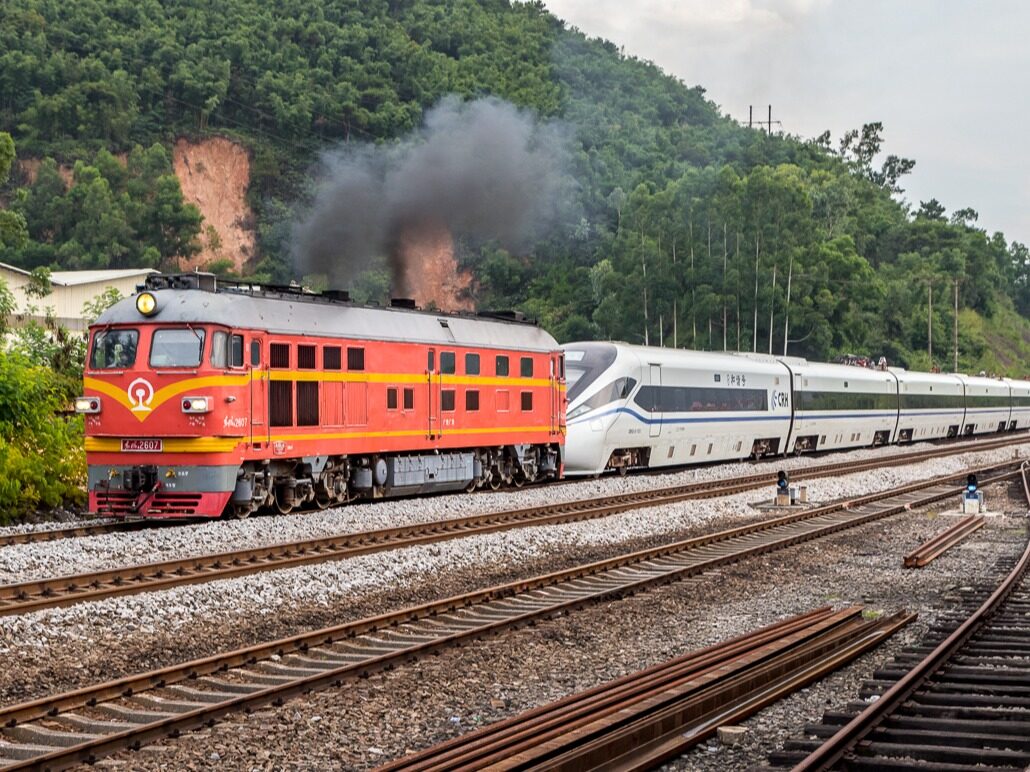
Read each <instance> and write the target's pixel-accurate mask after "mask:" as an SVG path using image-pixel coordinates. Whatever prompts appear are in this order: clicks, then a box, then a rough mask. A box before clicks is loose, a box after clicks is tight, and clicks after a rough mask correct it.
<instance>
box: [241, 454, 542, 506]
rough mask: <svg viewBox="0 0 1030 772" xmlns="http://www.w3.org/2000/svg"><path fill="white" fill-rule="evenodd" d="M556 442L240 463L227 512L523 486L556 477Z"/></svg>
mask: <svg viewBox="0 0 1030 772" xmlns="http://www.w3.org/2000/svg"><path fill="white" fill-rule="evenodd" d="M559 464H560V450H559V447H558V446H557V445H528V444H526V445H504V446H498V447H492V448H473V449H468V450H455V451H438V452H435V453H424V454H379V455H362V456H307V457H304V458H300V459H290V460H285V459H284V460H279V459H276V460H266V461H251V462H247V463H245V464H244V465H243V466H242V467H240V469H239V471H238V473H237V479H236V485H235V489H234V490H233V494H232V497H231V499H230V501H229V505H228V512H229V513H230V514H232V515H235V516H236V517H247V516H248V515H249V514H250V513H251V512H254V511H256V510H258V509H262V508H271V509H274V510H277V511H279V512H280V513H283V514H285V513H287V512H291V511H293V510H294V509H296V508H298V507H307V506H316V507H318V508H320V509H325V508H326V507H330V506H334V505H340V504H346V503H348V502H351V501H357V500H373V499H382V498H388V497H393V496H411V495H417V494H424V493H438V492H446V491H459V490H467V491H472V490H476V489H479V488H487V487H489V488H491V489H492V490H498V489H499V488H502V487H505V486H514V487H521V486H522V485H524V484H525V483H527V482H536V481H538V480H543V479H547V478H552V477H555V476H557V473H558V468H559Z"/></svg>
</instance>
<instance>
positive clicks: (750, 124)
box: [747, 105, 783, 134]
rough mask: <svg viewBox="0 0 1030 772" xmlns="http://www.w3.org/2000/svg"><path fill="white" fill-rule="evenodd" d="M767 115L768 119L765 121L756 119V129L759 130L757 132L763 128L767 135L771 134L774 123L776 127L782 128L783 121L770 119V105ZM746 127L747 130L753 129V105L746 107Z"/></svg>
mask: <svg viewBox="0 0 1030 772" xmlns="http://www.w3.org/2000/svg"><path fill="white" fill-rule="evenodd" d="M768 114H769V117H768V118H767V119H766V120H764V121H763V120H762V119H761V118H759V119H758V129H759V131H761V129H762V127H763V126H764V127H765V128H766V131H767V132H768V133H769V134H772V127H773V124H774V123H775V124H776V125H777V126H782V125H783V121H774V120H773V117H772V105H769V113H768ZM747 127H748V128H749V129H753V128H754V127H755V106H754V105H748V106H747Z"/></svg>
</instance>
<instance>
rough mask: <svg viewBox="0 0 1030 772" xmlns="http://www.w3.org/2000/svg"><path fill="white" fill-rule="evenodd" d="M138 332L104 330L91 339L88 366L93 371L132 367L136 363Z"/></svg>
mask: <svg viewBox="0 0 1030 772" xmlns="http://www.w3.org/2000/svg"><path fill="white" fill-rule="evenodd" d="M138 343H139V330H104V331H103V332H98V333H97V334H96V335H95V336H94V337H93V350H92V351H91V352H90V355H89V366H90V368H91V369H93V370H111V369H114V368H118V367H132V365H134V364H135V363H136V346H137V344H138Z"/></svg>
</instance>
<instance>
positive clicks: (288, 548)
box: [0, 439, 1022, 616]
mask: <svg viewBox="0 0 1030 772" xmlns="http://www.w3.org/2000/svg"><path fill="white" fill-rule="evenodd" d="M1020 442H1022V440H1020ZM1013 443H1014V440H1012V439H1008V440H1006V441H1000V442H997V443H994V444H992V445H990V448H995V447H1004V446H1006V445H1009V444H1013ZM1016 444H1018V443H1016ZM990 448H987V449H990ZM953 452H954V451H953V450H952V449H951V448H948V449H942V448H935V449H931V450H925V451H920V452H918V453H913V454H904V455H903V456H895V457H892V458H890V459H887V460H885V459H880V458H877V459H869V460H866V461H861V462H857V463H856V462H850V463H844V462H838V463H835V464H824V465H821V466H817V467H811V468H808V469H805V470H800V471H799V472H796V473H795V478H794V479H796V480H808V479H816V478H819V477H827V476H832V475H839V474H845V473H847V474H851V473H854V472H859V471H863V470H866V469H877V468H882V467H883V466H884V465H885V461H887V462H888V463H890V464H891V465H902V464H910V463H915V462H918V461H924V460H927V459H929V458H937V457H940V456H944V455H950V454H952V453H953ZM775 479H776V478H775V475H774V474H771V473H768V472H764V473H761V474H754V475H748V476H745V477H740V478H735V479H723V480H713V481H705V482H697V483H690V484H687V485H678V486H674V487H669V488H659V489H652V490H648V491H641V492H636V493H626V494H619V495H616V496H605V497H601V498H597V499H587V500H582V501H574V502H567V503H561V504H552V505H548V506H542V507H530V508H525V509H516V510H510V511H506V512H494V513H490V514H485V515H474V516H470V517H463V518H452V519H447V520H436V521H431V522H427V523H418V524H412V525H405V526H399V527H395V528H384V529H378V530H374V531H362V532H356V533H346V534H339V535H336V536H329V537H323V538H318V539H307V540H302V541H292V542H285V543H281V544H276V545H272V546H267V547H252V548H247V549H242V550H233V551H228V552H220V553H214V554H209V555H200V556H195V557H190V558H183V559H178V560H168V561H161V562H155V563H146V564H139V565H133V566H125V567H119V568H114V569H109V570H103V571H92V572H85V573H81V574H74V575H69V576H62V577H55V578H47V579H39V580H33V581H27V582H20V583H17V584H8V585H2V586H0V616H9V615H12V614H23V613H29V612H32V611H39V610H41V609H46V608H54V607H59V606H68V605H72V604H76V603H82V602H86V601H94V600H102V599H104V598H112V597H119V596H124V595H134V594H137V593H142V592H152V591H156V590H163V589H168V588H171V587H178V586H182V585H187V584H200V583H204V582H209V581H213V580H216V579H229V578H235V577H239V576H246V575H248V574H254V573H259V572H264V571H270V570H277V569H283V568H296V567H298V566H305V565H311V564H314V563H322V562H325V561H330V560H344V559H347V558H352V557H358V556H360V555H367V554H370V553H373V552H381V551H384V550H391V549H401V548H404V547H412V546H417V545H423V544H431V543H434V542H441V541H446V540H449V539H457V538H464V537H468V536H477V535H483V534H489V533H496V532H498V531H505V530H509V529H513V528H524V527H530V526H541V525H555V524H559V523H571V522H579V521H584V520H593V519H597V518H601V517H607V516H609V515H613V514H618V513H621V512H627V511H630V510H633V509H639V508H642V507H650V506H658V505H663V504H673V503H676V502H680V501H685V500H688V499H697V498H712V497H716V496H727V495H731V494H734V493H741V492H744V491H748V490H754V489H755V488H760V487H763V486H767V485H771V484H772V483H773V482H774V481H775ZM830 506H835V505H830ZM814 511H819V510H814Z"/></svg>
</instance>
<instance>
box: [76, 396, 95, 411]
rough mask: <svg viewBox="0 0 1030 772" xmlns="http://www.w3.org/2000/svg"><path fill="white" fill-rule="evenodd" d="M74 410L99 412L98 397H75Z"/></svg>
mask: <svg viewBox="0 0 1030 772" xmlns="http://www.w3.org/2000/svg"><path fill="white" fill-rule="evenodd" d="M75 412H76V413H99V412H100V397H76V398H75Z"/></svg>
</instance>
